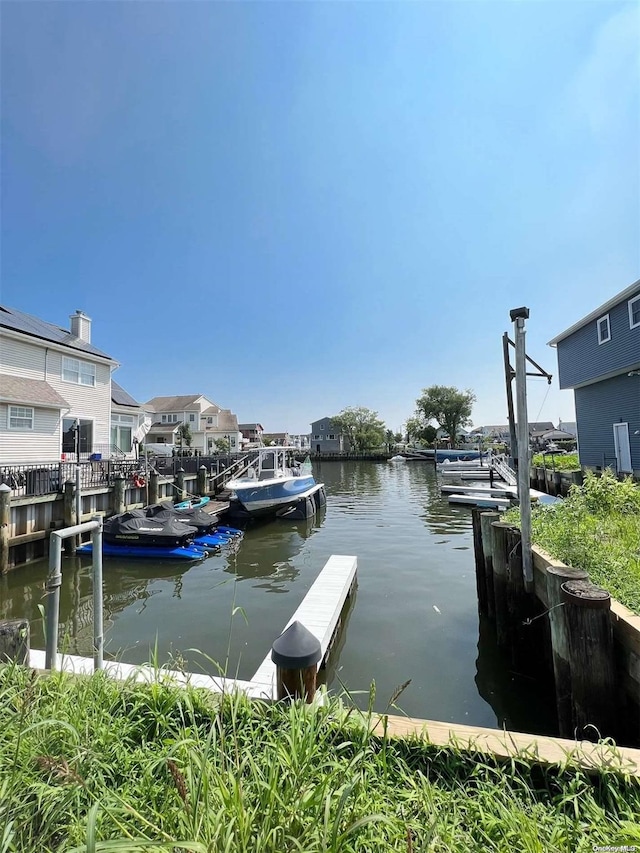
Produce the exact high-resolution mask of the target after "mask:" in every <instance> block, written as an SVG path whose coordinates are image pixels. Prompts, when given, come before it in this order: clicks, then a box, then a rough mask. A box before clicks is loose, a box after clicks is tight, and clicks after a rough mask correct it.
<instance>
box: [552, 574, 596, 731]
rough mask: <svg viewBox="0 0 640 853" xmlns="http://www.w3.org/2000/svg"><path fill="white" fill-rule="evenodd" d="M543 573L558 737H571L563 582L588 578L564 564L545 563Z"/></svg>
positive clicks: (568, 663)
mask: <svg viewBox="0 0 640 853" xmlns="http://www.w3.org/2000/svg"><path fill="white" fill-rule="evenodd" d="M546 574H547V599H548V603H549V626H550V629H551V654H552V659H553V675H554V679H555V685H556V707H557V710H558V730H559V732H560V737H572V736H573V712H572V705H571V661H570V655H569V633H568V627H567V622H566V613H565V605H564V601H563V596H562V584H563V583H565V582H566V581H569V580H587V579H588V575H587V573H586V572H584V571H583V570H582V569H575V568H573V567H572V566H563V565H559V566H548V567H547V572H546Z"/></svg>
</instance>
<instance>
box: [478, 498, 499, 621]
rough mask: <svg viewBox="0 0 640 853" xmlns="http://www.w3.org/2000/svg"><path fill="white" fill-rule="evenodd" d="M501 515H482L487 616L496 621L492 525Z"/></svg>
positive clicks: (481, 527) (494, 513)
mask: <svg viewBox="0 0 640 853" xmlns="http://www.w3.org/2000/svg"><path fill="white" fill-rule="evenodd" d="M499 518H500V513H499V512H495V511H491V512H482V513H480V531H481V533H482V554H483V556H484V581H485V584H486V586H487V616H488V617H489V618H490V619H495V615H496V608H495V597H494V588H493V538H492V536H491V525H492V524H493V522H494V521H498V520H499Z"/></svg>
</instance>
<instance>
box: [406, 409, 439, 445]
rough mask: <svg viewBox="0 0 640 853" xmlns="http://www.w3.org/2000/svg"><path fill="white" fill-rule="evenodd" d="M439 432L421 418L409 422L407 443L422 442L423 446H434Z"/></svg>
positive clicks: (410, 419) (411, 419)
mask: <svg viewBox="0 0 640 853" xmlns="http://www.w3.org/2000/svg"><path fill="white" fill-rule="evenodd" d="M437 434H438V430H437V429H436V428H435V427H434V426H433V425H432V424H429V423H425V422H424V419H422V418H419V417H417V416H416V417H413V418H409V419H408V420H407V441H420V442H422V443H423V444H433V442H434V441H435V437H436V435H437Z"/></svg>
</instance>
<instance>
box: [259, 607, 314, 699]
mask: <svg viewBox="0 0 640 853" xmlns="http://www.w3.org/2000/svg"><path fill="white" fill-rule="evenodd" d="M321 657H322V648H321V646H320V641H319V640H318V638H317V637H315V636H314V635H313V634H312V633H311V631H309V630H307V628H305V627H304V625H302V624H301V623H300V622H292V623H291V625H289V627H288V628H287V629H286V630H285V631H284V632H283V633H282V634H280V636H279V637H278V638H277V640H275V641H274V643H273V645H272V646H271V660H272V661H273V662H274V663H275V665H276V696H277V698H278V699H304V701H305V702H311V701H313V697H314V696H315V694H316V675H317V670H318V667H317V664H318V662H319V661H320V659H321Z"/></svg>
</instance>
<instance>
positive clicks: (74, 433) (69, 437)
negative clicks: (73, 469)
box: [62, 418, 93, 453]
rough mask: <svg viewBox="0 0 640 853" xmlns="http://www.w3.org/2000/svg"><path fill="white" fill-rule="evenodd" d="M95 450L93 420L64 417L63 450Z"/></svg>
mask: <svg viewBox="0 0 640 853" xmlns="http://www.w3.org/2000/svg"><path fill="white" fill-rule="evenodd" d="M92 451H93V421H87V420H84V419H82V418H63V419H62V452H63V453H91V452H92Z"/></svg>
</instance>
